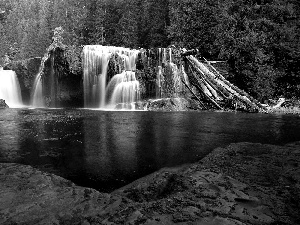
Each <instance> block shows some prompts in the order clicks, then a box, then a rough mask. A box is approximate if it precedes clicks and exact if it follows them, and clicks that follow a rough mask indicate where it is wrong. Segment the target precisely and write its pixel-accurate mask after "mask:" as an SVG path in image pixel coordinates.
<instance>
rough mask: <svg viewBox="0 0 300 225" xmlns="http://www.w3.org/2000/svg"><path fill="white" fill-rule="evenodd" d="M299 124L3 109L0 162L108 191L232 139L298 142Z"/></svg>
mask: <svg viewBox="0 0 300 225" xmlns="http://www.w3.org/2000/svg"><path fill="white" fill-rule="evenodd" d="M299 130H300V116H299V115H276V114H244V113H231V112H208V111H206V112H147V111H100V110H87V109H25V108H23V109H4V110H1V114H0V162H16V163H22V164H28V165H32V166H34V167H36V168H39V169H40V170H43V171H47V172H50V173H54V174H56V175H59V176H62V177H64V178H67V179H69V180H71V181H73V182H74V183H76V184H78V185H82V186H87V187H92V188H95V189H97V190H100V191H103V192H110V191H112V190H114V189H116V188H119V187H121V186H124V185H126V184H128V183H130V182H132V181H134V180H136V179H138V178H140V177H143V176H145V175H147V174H150V173H152V172H154V171H156V170H158V169H160V168H163V167H171V166H180V165H183V164H186V163H192V162H196V161H198V160H200V159H201V158H203V157H204V156H205V155H207V154H208V153H209V152H211V151H212V150H213V149H214V148H216V147H222V146H226V145H228V144H230V143H233V142H259V143H268V144H279V145H280V144H285V143H288V142H293V141H299V140H300V132H299ZM253 151H255V149H254V150H253Z"/></svg>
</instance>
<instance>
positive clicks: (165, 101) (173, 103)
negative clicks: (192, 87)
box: [143, 98, 201, 111]
mask: <svg viewBox="0 0 300 225" xmlns="http://www.w3.org/2000/svg"><path fill="white" fill-rule="evenodd" d="M143 108H144V109H145V110H148V111H188V110H199V109H201V107H200V106H199V105H197V103H196V101H194V100H193V99H189V98H161V99H150V100H147V101H145V102H144V104H143Z"/></svg>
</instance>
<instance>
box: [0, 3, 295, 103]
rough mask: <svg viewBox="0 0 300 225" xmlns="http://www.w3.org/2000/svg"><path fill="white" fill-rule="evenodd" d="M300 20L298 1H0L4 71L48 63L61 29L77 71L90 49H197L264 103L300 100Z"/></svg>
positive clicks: (232, 79) (1, 52)
mask: <svg viewBox="0 0 300 225" xmlns="http://www.w3.org/2000/svg"><path fill="white" fill-rule="evenodd" d="M299 16H300V2H299V1H298V0H235V1H232V0H219V1H210V0H77V1H73V0H0V35H1V37H0V57H1V61H0V64H3V63H4V61H7V60H19V59H25V58H31V57H36V56H42V55H43V54H44V53H45V49H46V48H47V47H48V46H49V44H50V43H51V37H52V34H53V30H54V28H55V27H58V26H61V27H62V28H63V29H64V43H65V44H66V45H67V46H68V48H69V52H70V54H73V57H71V58H72V59H73V60H74V64H76V62H77V61H78V60H77V59H76V57H77V58H78V54H79V53H78V46H81V45H86V44H103V45H115V46H126V47H132V48H140V47H143V48H152V47H167V46H169V45H175V46H176V47H185V48H189V49H191V48H198V49H199V50H200V52H201V53H202V56H204V57H205V58H207V59H218V60H225V61H227V62H228V65H229V71H228V74H227V76H228V79H229V80H230V81H232V82H233V83H235V84H236V85H237V86H239V87H240V88H242V89H244V90H245V91H247V92H249V93H250V94H252V95H253V96H254V97H256V98H258V99H259V100H261V101H263V100H265V99H268V98H274V97H279V96H281V95H282V96H284V97H300V32H299V31H300V19H299V18H300V17H299ZM74 67H76V66H74Z"/></svg>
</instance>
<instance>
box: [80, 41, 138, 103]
mask: <svg viewBox="0 0 300 225" xmlns="http://www.w3.org/2000/svg"><path fill="white" fill-rule="evenodd" d="M138 52H139V51H138V50H131V49H128V48H122V47H113V46H101V45H87V46H85V47H84V49H83V55H84V60H83V63H84V71H83V77H84V78H83V88H84V106H85V107H86V108H110V107H111V105H113V104H118V103H129V102H135V101H137V100H138V99H139V91H138V90H139V88H138V86H139V83H138V81H137V80H136V78H135V73H134V72H132V71H135V68H136V64H135V62H136V58H137V55H138ZM112 56H117V57H118V58H119V61H120V62H118V63H119V64H120V65H118V67H119V71H116V74H115V75H114V76H113V77H112V78H111V80H110V81H109V78H108V76H107V72H108V71H107V70H108V66H109V62H110V60H111V58H112ZM125 71H126V72H125ZM129 96H130V97H129ZM120 99H121V100H120Z"/></svg>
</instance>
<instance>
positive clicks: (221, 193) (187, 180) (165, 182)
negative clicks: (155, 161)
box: [0, 142, 300, 225]
mask: <svg viewBox="0 0 300 225" xmlns="http://www.w3.org/2000/svg"><path fill="white" fill-rule="evenodd" d="M299 147H300V142H298V143H291V144H288V145H286V146H275V145H262V144H257V143H236V144H231V145H229V146H228V147H226V148H217V149H215V150H214V151H213V152H212V153H210V154H209V155H208V156H206V157H205V158H204V159H202V160H201V161H199V162H197V163H194V164H190V165H185V166H182V167H178V168H164V169H161V170H160V171H157V172H155V173H153V174H150V175H149V176H146V177H143V178H141V179H139V180H137V181H135V182H133V183H131V184H129V185H127V186H125V187H123V188H120V189H118V190H116V191H114V192H112V193H110V194H103V193H100V192H97V191H96V190H93V189H90V188H84V187H78V186H76V185H74V184H73V183H71V182H69V181H67V180H65V179H63V178H60V177H58V176H55V175H51V174H47V173H43V172H41V171H38V170H36V169H34V168H32V167H30V166H24V165H18V164H0V183H1V186H0V192H1V198H0V223H1V224H147V225H150V224H205V225H218V224H220V225H221V224H222V225H224V224H228V225H231V224H232V225H233V224H235V225H249V224H273V225H274V224H291V225H296V224H299V221H300V213H299V208H300V205H299V204H300V203H299V202H300V201H299V200H300V175H299V174H300V166H299V165H300V148H299Z"/></svg>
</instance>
